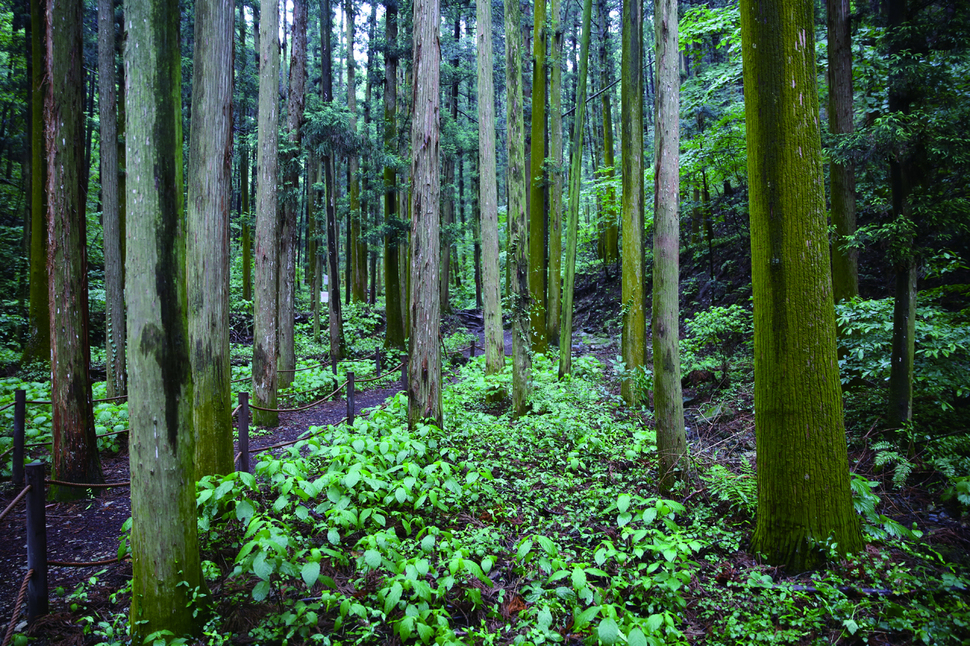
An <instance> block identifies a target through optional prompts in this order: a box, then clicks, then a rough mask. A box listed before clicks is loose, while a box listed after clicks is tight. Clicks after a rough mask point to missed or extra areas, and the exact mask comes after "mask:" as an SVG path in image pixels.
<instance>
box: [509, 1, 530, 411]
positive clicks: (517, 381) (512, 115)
mask: <svg viewBox="0 0 970 646" xmlns="http://www.w3.org/2000/svg"><path fill="white" fill-rule="evenodd" d="M522 29H523V27H522V23H521V11H520V10H519V2H518V0H505V70H506V75H507V78H506V84H505V85H506V91H507V92H508V98H507V99H506V102H505V104H506V109H507V112H506V117H507V120H508V137H509V139H508V156H509V166H508V182H509V202H508V204H509V205H508V220H509V242H508V250H509V251H508V258H509V260H508V262H509V263H510V264H511V266H512V285H511V289H510V292H511V294H512V410H513V414H514V415H515V416H520V415H524V414H525V413H526V412H528V410H529V395H530V393H531V391H532V354H531V352H532V351H531V348H530V325H529V323H530V321H529V314H530V312H531V311H532V309H531V305H532V303H531V300H532V298H531V296H530V293H529V245H528V242H529V240H528V238H529V229H528V225H527V218H526V213H525V207H526V204H525V200H526V189H527V186H528V179H527V177H526V170H525V119H524V117H523V114H522V112H523V110H522V58H523V56H522V54H523V46H522V40H523V38H522Z"/></svg>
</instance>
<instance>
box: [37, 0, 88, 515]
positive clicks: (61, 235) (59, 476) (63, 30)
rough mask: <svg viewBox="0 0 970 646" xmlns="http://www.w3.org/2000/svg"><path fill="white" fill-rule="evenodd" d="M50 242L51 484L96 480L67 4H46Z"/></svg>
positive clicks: (72, 24) (76, 83)
mask: <svg viewBox="0 0 970 646" xmlns="http://www.w3.org/2000/svg"><path fill="white" fill-rule="evenodd" d="M46 29H47V36H46V39H47V59H46V62H47V71H46V74H47V78H48V79H49V83H50V84H49V85H48V88H47V89H48V91H47V96H46V100H45V103H44V113H45V114H44V116H45V123H46V128H47V129H46V135H47V168H48V178H47V195H48V213H47V219H48V230H47V233H48V239H47V272H48V275H49V276H50V291H49V293H48V296H49V298H50V312H51V317H50V335H51V376H52V384H51V401H52V402H53V404H52V406H51V408H52V416H51V417H52V426H53V430H54V448H53V456H52V458H51V472H52V476H53V478H54V479H56V480H66V481H70V482H92V483H98V482H101V481H102V475H101V461H100V458H99V457H98V440H97V437H96V436H95V434H94V410H93V408H92V403H91V378H90V374H89V364H90V361H91V350H90V347H89V346H88V274H87V269H88V267H87V264H88V263H87V249H86V242H87V236H86V234H85V208H84V207H85V197H86V195H85V193H86V192H85V190H84V189H85V187H84V185H83V184H82V183H81V177H80V169H81V166H83V164H84V162H83V159H82V157H83V154H84V150H83V148H82V146H83V141H82V137H83V135H84V128H83V125H82V120H83V118H84V112H83V109H82V108H83V103H82V102H83V98H84V97H83V96H82V94H81V88H82V85H81V74H82V69H81V60H82V51H83V49H82V48H83V45H82V41H81V8H80V5H77V4H76V3H74V2H70V1H69V0H48V3H47V21H46ZM84 495H85V493H84V489H80V488H77V487H58V486H53V487H51V496H52V497H53V498H54V499H55V500H69V499H74V498H80V497H83V496H84Z"/></svg>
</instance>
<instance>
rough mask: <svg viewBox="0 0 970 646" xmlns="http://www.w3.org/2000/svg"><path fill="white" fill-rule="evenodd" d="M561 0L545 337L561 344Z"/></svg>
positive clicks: (552, 103) (553, 63)
mask: <svg viewBox="0 0 970 646" xmlns="http://www.w3.org/2000/svg"><path fill="white" fill-rule="evenodd" d="M560 5H561V2H560V0H552V2H551V4H550V11H551V13H552V17H551V27H552V43H551V53H550V56H549V68H550V69H549V155H550V156H551V158H552V167H553V170H552V178H551V183H550V187H549V190H550V194H549V287H548V290H547V292H548V307H547V308H546V337H547V338H548V340H549V343H550V344H551V345H553V346H555V347H559V337H560V334H561V330H560V326H561V324H562V189H563V184H564V183H565V182H564V179H563V169H562V164H563V152H562V146H563V142H562V16H561V15H560V14H561V13H562V9H561V7H560ZM567 352H568V350H567Z"/></svg>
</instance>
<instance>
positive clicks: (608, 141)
mask: <svg viewBox="0 0 970 646" xmlns="http://www.w3.org/2000/svg"><path fill="white" fill-rule="evenodd" d="M598 6H599V8H600V20H601V21H602V24H601V25H600V74H601V75H602V81H601V85H602V87H603V90H602V92H603V93H602V94H601V95H600V101H601V102H602V105H603V166H605V167H606V168H607V169H609V170H607V171H606V177H607V178H609V179H610V180H612V179H613V177H614V175H615V174H616V169H615V164H616V159H615V158H614V155H613V146H614V145H615V144H614V142H613V104H612V102H611V101H610V95H611V94H612V91H610V90H607V89H606V88H608V87H609V85H610V83H611V81H612V75H611V74H610V60H609V34H610V29H609V27H610V24H609V23H610V14H609V11H608V9H607V7H606V0H599V5H598ZM604 202H605V203H604V204H603V210H604V212H605V214H606V223H605V226H604V228H603V263H604V264H605V265H606V266H607V267H609V266H611V265H613V264H614V263H616V262H617V261H618V260H619V258H620V252H619V237H620V229H619V227H618V226H617V218H616V191H614V189H613V185H612V183H611V184H610V185H609V187H608V188H607V189H606V196H605V198H604Z"/></svg>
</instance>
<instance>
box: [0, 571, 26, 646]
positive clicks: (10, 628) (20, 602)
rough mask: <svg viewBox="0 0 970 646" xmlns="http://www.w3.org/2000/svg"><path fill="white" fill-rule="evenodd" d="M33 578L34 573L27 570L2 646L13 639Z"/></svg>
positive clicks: (5, 645)
mask: <svg viewBox="0 0 970 646" xmlns="http://www.w3.org/2000/svg"><path fill="white" fill-rule="evenodd" d="M32 576H34V571H33V570H32V569H29V570H27V576H25V577H24V582H23V583H21V584H20V592H18V593H17V602H16V603H15V604H13V614H12V615H11V616H10V623H9V624H8V625H7V634H6V635H4V636H3V644H2V646H7V644H9V643H10V639H11V638H12V637H13V630H14V627H15V626H16V625H17V617H18V616H19V615H20V607H21V606H22V605H24V596H25V595H26V594H27V584H28V583H30V578H31V577H32Z"/></svg>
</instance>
